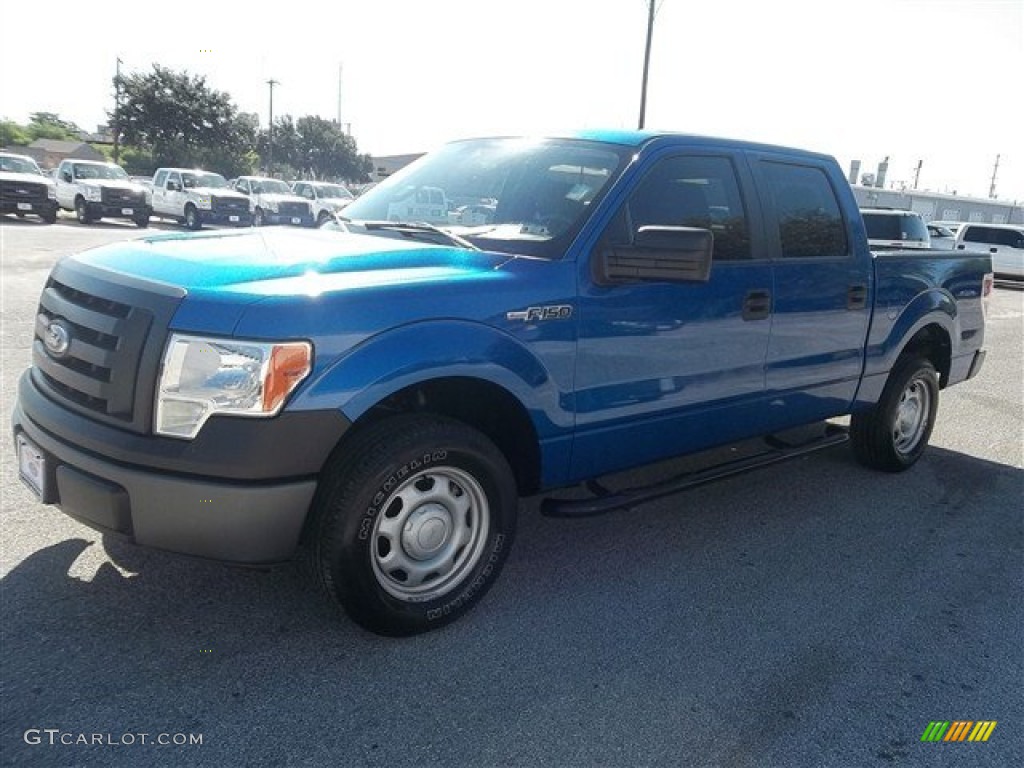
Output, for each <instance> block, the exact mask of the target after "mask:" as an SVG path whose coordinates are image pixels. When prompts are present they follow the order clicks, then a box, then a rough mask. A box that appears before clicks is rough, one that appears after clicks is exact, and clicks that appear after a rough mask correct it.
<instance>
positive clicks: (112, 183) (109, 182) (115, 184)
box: [75, 179, 146, 193]
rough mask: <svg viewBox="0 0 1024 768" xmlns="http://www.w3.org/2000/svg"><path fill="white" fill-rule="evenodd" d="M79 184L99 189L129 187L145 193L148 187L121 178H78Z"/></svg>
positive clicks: (131, 189)
mask: <svg viewBox="0 0 1024 768" xmlns="http://www.w3.org/2000/svg"><path fill="white" fill-rule="evenodd" d="M75 181H76V183H77V184H81V185H82V186H83V187H97V188H99V189H104V188H105V189H127V190H128V191H130V192H139V193H145V192H146V188H145V187H144V186H142V185H141V184H136V183H135V182H134V181H122V180H121V179H76V180H75Z"/></svg>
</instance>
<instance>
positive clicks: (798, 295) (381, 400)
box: [13, 132, 991, 634]
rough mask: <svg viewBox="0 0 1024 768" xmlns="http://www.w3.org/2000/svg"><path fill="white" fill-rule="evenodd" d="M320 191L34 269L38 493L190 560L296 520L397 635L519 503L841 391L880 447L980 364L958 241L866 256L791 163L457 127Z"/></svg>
mask: <svg viewBox="0 0 1024 768" xmlns="http://www.w3.org/2000/svg"><path fill="white" fill-rule="evenodd" d="M421 190H422V191H425V192H433V193H435V197H438V198H439V199H440V198H443V199H444V201H445V202H444V205H443V206H433V207H432V206H431V205H428V204H427V203H424V204H423V205H422V206H419V207H416V206H415V204H414V202H409V201H415V200H416V199H417V195H418V191H421ZM436 190H442V191H443V193H444V194H443V196H442V195H437V194H436ZM423 196H424V197H425V198H426V199H427V202H429V200H430V199H431V198H429V196H428V195H426V194H424V195H423ZM407 206H412V207H410V208H409V211H408V216H406V212H405V208H406V207H407ZM344 216H345V219H344V220H342V221H339V222H338V223H337V224H336V225H335V228H336V229H338V230H341V231H323V230H317V231H294V230H288V231H286V230H284V229H268V230H259V231H249V232H244V233H243V232H237V231H232V232H227V231H223V232H208V233H202V234H195V235H189V234H170V235H157V236H151V237H146V238H144V239H140V240H135V241H130V242H125V243H120V244H116V245H110V246H106V247H103V248H99V249H95V250H91V251H87V252H84V253H80V254H77V255H73V256H69V257H67V258H65V259H63V260H62V261H60V262H59V263H58V264H57V265H56V266H55V267H54V269H53V272H52V274H51V275H50V277H49V279H48V281H47V283H46V286H45V289H44V291H43V294H42V297H41V299H40V303H39V311H38V317H37V322H36V335H35V340H34V347H33V365H32V367H31V369H30V370H28V371H26V372H25V374H24V375H23V377H22V379H21V382H20V385H19V393H18V404H17V407H16V410H15V412H14V417H13V428H14V434H15V440H16V443H17V446H18V456H19V466H20V472H21V475H22V477H23V478H25V480H26V482H27V483H28V484H29V485H30V486H31V487H32V488H34V489H35V491H36V492H37V493H38V495H39V497H40V498H41V500H42V501H43V502H44V503H46V504H56V505H58V506H60V507H61V509H62V510H63V511H64V512H66V513H67V514H69V515H72V516H73V517H75V518H77V519H79V520H81V521H83V522H85V523H87V524H89V525H91V526H94V527H96V528H98V529H99V530H101V531H105V532H113V533H119V534H122V535H124V536H126V537H129V538H130V539H132V540H134V541H135V542H137V543H138V544H141V545H146V546H150V547H156V548H160V549H164V550H170V551H174V552H180V553H187V554H190V555H195V556H199V557H204V558H214V559H219V560H224V561H230V562H235V563H245V564H269V563H274V562H279V561H284V560H288V559H289V558H291V557H293V555H294V554H295V553H296V552H297V551H298V550H299V549H300V546H299V545H300V543H301V544H303V546H302V547H301V549H302V550H304V551H305V552H306V555H307V557H308V560H309V562H310V563H311V564H312V566H313V569H314V572H315V574H316V576H317V579H318V581H319V582H321V583H322V585H323V586H324V587H325V588H326V590H327V591H328V593H329V594H331V595H332V596H333V597H334V598H336V599H337V600H339V601H340V602H341V603H342V605H343V606H344V607H345V608H346V610H347V611H348V613H349V614H350V615H351V616H352V617H353V618H354V619H355V620H356V621H358V622H359V623H361V624H362V625H364V626H366V627H368V628H370V629H372V630H374V631H377V632H381V633H385V634H412V633H415V632H420V631H423V630H426V629H430V628H432V627H435V626H440V625H442V624H445V623H447V622H449V621H451V620H453V619H454V618H456V617H457V616H459V615H461V614H462V613H464V612H465V611H466V610H468V609H469V608H470V607H471V606H472V605H473V604H474V603H476V602H477V601H478V600H479V599H480V598H481V597H482V596H483V594H484V593H485V592H486V590H487V589H488V587H489V586H490V585H491V584H492V583H493V581H494V580H495V578H496V577H497V575H498V572H499V571H500V570H501V566H502V563H503V562H504V560H505V558H506V556H507V554H508V551H509V547H510V545H511V544H512V540H513V536H514V531H515V523H516V512H517V506H518V498H519V497H520V496H523V495H530V494H536V493H538V492H540V491H543V490H546V489H552V488H558V487H563V486H568V485H572V484H576V483H579V482H581V481H586V480H590V479H593V478H596V477H598V476H601V475H603V474H607V473H612V472H616V471H619V470H623V469H627V468H630V467H634V466H637V465H641V464H645V463H649V462H654V461H658V460H662V459H665V458H668V457H672V456H677V455H680V454H686V453H691V452H695V451H699V450H702V449H706V448H709V447H713V446H716V445H721V444H725V443H729V442H733V441H738V440H742V439H746V438H751V437H756V436H760V435H768V434H772V433H777V432H778V431H780V430H786V429H788V428H792V427H795V426H797V425H805V424H810V423H815V422H819V421H823V420H827V419H830V418H832V417H837V416H842V415H845V414H851V415H852V417H851V422H850V427H849V439H850V441H851V442H852V445H853V448H854V452H855V454H856V456H857V457H858V458H859V459H860V460H861V461H862V462H863V463H865V464H868V465H870V466H873V467H877V468H880V469H883V470H889V471H896V470H901V469H905V468H906V467H909V466H910V465H912V464H913V463H914V462H915V461H916V460H917V459H918V457H919V456H920V455H921V452H922V451H923V450H924V448H925V446H926V444H927V441H928V439H929V435H930V433H931V429H932V425H933V422H934V419H935V413H936V406H937V403H938V397H939V390H940V389H942V388H944V387H947V386H950V385H952V384H957V383H959V382H962V381H964V380H966V379H969V378H970V377H971V376H973V375H974V374H975V373H977V371H978V369H979V367H980V365H981V363H982V359H983V356H984V351H983V349H982V344H983V335H984V312H983V310H984V298H985V296H987V294H988V292H989V291H990V289H991V275H990V272H991V265H990V262H989V259H988V257H987V256H984V255H968V254H954V253H943V252H934V251H928V252H921V251H916V252H912V253H906V252H904V253H901V252H889V253H885V254H882V253H879V254H873V253H871V252H870V251H869V249H868V243H867V239H866V236H865V231H864V225H863V222H862V220H861V218H860V215H859V213H858V210H857V205H856V202H855V201H854V198H853V195H852V193H851V191H850V188H849V187H848V185H847V183H846V182H845V180H844V178H843V174H842V173H841V171H840V169H839V168H838V166H837V164H836V162H835V161H834V160H833V159H832V158H830V157H826V156H822V155H818V154H812V153H808V152H804V151H799V150H792V149H785V148H780V147H773V146H764V145H757V144H751V143H745V142H735V141H726V140H716V139H708V138H700V137H693V136H685V135H665V134H653V133H643V132H639V133H632V132H622V133H612V132H585V133H580V134H576V135H573V136H569V137H563V138H550V139H540V140H532V139H507V138H502V139H485V140H471V141H460V142H455V143H452V144H450V145H448V146H446V147H445V148H443V149H441V150H439V151H438V152H436V153H433V154H430V155H427V156H426V157H424V158H422V159H421V160H419V161H417V162H416V163H415V164H413V165H411V166H409V167H408V168H406V169H404V170H403V171H402V172H400V173H398V174H396V175H394V176H392V177H391V178H389V179H388V180H386V181H385V182H383V183H381V184H380V185H378V186H377V187H376V188H374V189H373V190H372V191H370V192H369V193H367V194H366V195H364V196H363V197H361V198H359V199H357V200H356V201H354V202H353V203H352V204H351V205H349V206H348V207H347V208H346V209H345V211H344ZM844 437H845V435H844ZM733 469H735V468H733V467H727V469H726V471H733ZM707 477H708V476H706V475H700V476H698V477H697V480H698V481H703V480H704V479H707ZM662 490H664V489H662ZM599 501H600V500H599ZM610 503H612V504H614V503H617V499H615V498H613V499H612V500H611V502H610ZM600 506H601V504H600V503H598V504H597V506H596V507H594V508H586V507H585V505H584V507H585V508H584V509H582V513H587V512H589V511H593V509H598V508H600ZM552 511H553V512H554V513H556V514H558V513H564V514H574V513H577V512H581V510H580V509H576V510H574V509H573V508H572V503H571V502H570V503H568V504H567V506H564V507H560V506H559V505H558V504H555V505H554V507H553V509H552Z"/></svg>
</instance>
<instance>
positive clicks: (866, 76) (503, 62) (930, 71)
mask: <svg viewBox="0 0 1024 768" xmlns="http://www.w3.org/2000/svg"><path fill="white" fill-rule="evenodd" d="M646 5H647V3H646V0H475V2H471V1H470V0H431V1H426V2H425V1H424V0H362V1H361V2H353V0H330V1H329V2H328V1H323V0H304V2H291V3H287V2H286V3H275V2H274V0H266V2H262V3H258V4H257V3H252V2H238V1H237V0H216V1H214V0H204V1H203V2H195V1H194V0H177V1H176V2H174V3H172V4H157V5H151V6H147V7H146V9H145V11H144V12H143V11H141V10H140V9H139V8H129V7H127V6H126V7H124V8H115V6H104V5H103V4H100V5H96V4H88V3H82V2H80V0H74V2H72V1H71V0H47V2H46V3H45V10H44V14H45V17H46V18H47V19H49V20H50V23H49V24H46V25H39V24H32V25H30V24H29V22H28V19H29V18H30V16H29V15H24V14H23V15H21V18H22V22H21V27H20V29H17V30H15V29H14V28H13V24H12V22H10V21H8V22H7V24H5V31H4V34H3V39H2V44H0V116H3V117H6V118H8V119H13V120H16V121H18V122H25V121H27V119H28V114H29V113H30V112H34V111H50V112H57V113H59V114H60V115H61V116H62V117H64V118H66V119H70V120H73V121H75V122H76V123H78V124H79V125H81V126H82V127H85V128H90V129H92V128H94V127H95V125H96V124H98V123H101V122H104V121H105V120H106V117H105V111H106V110H108V109H110V108H112V102H113V97H112V86H111V78H112V77H113V75H114V71H115V63H116V59H117V58H118V57H120V58H121V60H122V61H123V62H124V63H123V71H125V72H128V73H130V72H135V71H147V70H149V68H150V67H151V65H152V63H153V62H157V63H160V64H162V65H164V66H168V67H171V68H173V69H175V70H188V71H189V72H191V73H193V74H201V75H205V76H206V77H207V81H208V83H209V84H210V85H211V86H212V87H214V88H217V89H219V90H223V91H227V92H228V93H229V94H230V95H231V97H232V98H233V99H234V101H235V103H236V104H237V105H238V106H239V108H240V109H241V110H243V111H246V112H255V113H257V114H258V115H259V117H260V121H261V123H262V124H265V123H266V120H267V112H268V94H269V88H268V86H267V84H266V81H267V80H268V79H269V78H274V79H276V80H278V81H280V85H278V86H277V87H276V88H275V90H274V113H275V115H281V114H286V113H287V114H291V115H293V116H295V117H299V116H302V115H306V114H317V115H321V116H323V117H326V118H332V119H333V118H336V117H337V116H338V92H339V88H338V84H339V66H340V67H341V120H342V122H343V123H351V128H352V133H353V134H354V136H355V138H356V140H357V142H358V144H359V147H360V150H361V151H365V152H370V153H372V154H376V155H380V154H401V153H406V152H417V151H423V150H427V149H430V148H431V147H434V146H436V145H438V144H440V143H443V142H445V141H448V140H451V139H455V138H461V137H466V136H472V135H482V134H483V135H492V134H520V133H530V134H540V133H545V132H550V131H557V130H560V129H571V128H577V127H587V128H599V127H610V128H632V127H635V126H636V121H637V115H638V110H639V91H640V76H641V67H642V63H643V46H644V37H645V33H646V24H647V15H646ZM40 7H41V8H43V7H44V6H40ZM658 7H659V10H658V15H657V19H656V22H655V32H654V44H653V51H652V56H651V77H650V86H649V91H648V108H647V127H649V128H662V129H666V130H673V131H682V132H687V133H699V134H707V135H714V136H727V137H734V138H746V139H752V140H757V141H765V142H770V143H776V144H787V145H792V146H798V147H804V148H809V149H815V150H818V151H822V152H826V153H829V154H832V155H835V156H836V157H837V158H838V159H839V161H840V163H841V164H842V165H843V168H844V170H845V169H847V168H848V166H849V162H850V160H851V159H853V158H858V159H860V160H861V161H862V163H863V167H862V172H866V171H867V172H870V171H874V170H875V167H876V165H877V163H878V162H879V161H880V160H881V159H883V158H884V157H885V156H887V155H888V156H889V157H890V167H889V179H890V180H891V181H896V182H899V181H905V182H907V183H908V185H909V184H910V183H912V181H913V175H914V168H915V167H916V165H917V163H918V161H919V160H921V161H923V167H922V169H921V175H920V184H919V186H920V187H921V188H922V189H925V188H927V189H933V190H937V191H949V192H952V191H954V190H956V191H959V192H960V193H962V194H975V195H978V196H987V195H988V190H989V183H990V180H991V176H992V171H993V165H994V163H995V160H996V155H1001V160H1000V165H999V171H998V177H997V182H996V188H997V193H998V194H999V196H1000V197H1003V198H1008V199H1016V200H1019V201H1024V138H1022V136H1024V127H1022V126H1024V121H1022V115H1024V110H1022V108H1021V94H1022V92H1024V74H1022V73H1024V0H810V1H809V2H804V1H803V0H660V2H659V6H658ZM107 8H109V9H110V10H106V9H107Z"/></svg>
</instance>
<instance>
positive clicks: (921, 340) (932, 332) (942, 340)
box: [900, 323, 953, 388]
mask: <svg viewBox="0 0 1024 768" xmlns="http://www.w3.org/2000/svg"><path fill="white" fill-rule="evenodd" d="M904 355H918V356H920V357H923V358H925V359H926V360H928V361H929V362H930V363H931V364H932V365H934V366H935V370H936V371H937V372H938V374H939V386H940V387H943V388H944V387H945V386H946V383H947V382H948V381H949V369H950V365H951V362H952V356H953V348H952V344H951V343H950V339H949V333H948V332H947V331H946V329H945V328H943V327H942V326H941V325H939V324H938V323H932V324H930V325H926V326H925V327H924V328H921V329H920V330H919V331H918V332H917V333H915V334H914V335H913V336H912V337H911V338H910V341H908V342H907V343H906V345H905V346H904V347H903V350H902V351H901V352H900V356H901V357H902V356H904Z"/></svg>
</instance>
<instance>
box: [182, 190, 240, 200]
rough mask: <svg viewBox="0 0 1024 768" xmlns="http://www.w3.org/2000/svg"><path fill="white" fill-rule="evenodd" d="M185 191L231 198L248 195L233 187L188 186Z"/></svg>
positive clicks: (238, 198)
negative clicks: (236, 190)
mask: <svg viewBox="0 0 1024 768" xmlns="http://www.w3.org/2000/svg"><path fill="white" fill-rule="evenodd" d="M186 191H187V192H195V193H196V194H197V195H215V196H217V197H222V198H228V199H231V200H248V199H249V196H248V195H243V194H242V193H241V192H235V191H234V190H233V189H227V188H226V187H190V188H189V189H187V190H186Z"/></svg>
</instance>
